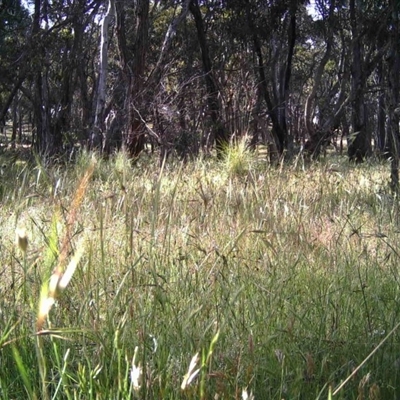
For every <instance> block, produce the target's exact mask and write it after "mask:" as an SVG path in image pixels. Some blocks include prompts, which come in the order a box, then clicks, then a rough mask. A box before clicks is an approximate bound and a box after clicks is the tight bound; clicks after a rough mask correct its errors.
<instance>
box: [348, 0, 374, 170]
mask: <svg viewBox="0 0 400 400" xmlns="http://www.w3.org/2000/svg"><path fill="white" fill-rule="evenodd" d="M355 2H356V0H350V24H351V33H352V38H353V44H352V54H353V60H352V65H351V77H352V79H351V92H352V102H351V103H352V115H351V121H352V126H353V134H352V136H353V137H352V138H351V139H350V144H349V147H348V155H349V159H350V161H355V162H357V163H360V162H362V161H363V160H364V159H365V158H366V157H367V156H369V155H370V154H371V138H370V134H369V131H368V129H367V126H366V118H367V115H366V107H365V96H364V89H365V82H364V78H365V75H364V74H363V66H364V57H363V45H362V43H361V37H360V32H359V27H358V20H357V19H358V15H357V10H356V4H355Z"/></svg>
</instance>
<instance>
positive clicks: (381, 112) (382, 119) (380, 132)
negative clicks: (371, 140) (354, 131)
mask: <svg viewBox="0 0 400 400" xmlns="http://www.w3.org/2000/svg"><path fill="white" fill-rule="evenodd" d="M376 73H377V78H378V79H377V80H378V86H379V87H380V88H382V89H381V93H379V95H378V115H377V134H376V138H377V149H378V151H379V153H380V154H381V155H384V154H385V152H387V150H388V141H387V138H386V129H385V125H386V111H385V92H384V89H383V88H384V83H385V78H384V74H383V61H382V60H381V61H380V62H379V63H378V66H377V71H376Z"/></svg>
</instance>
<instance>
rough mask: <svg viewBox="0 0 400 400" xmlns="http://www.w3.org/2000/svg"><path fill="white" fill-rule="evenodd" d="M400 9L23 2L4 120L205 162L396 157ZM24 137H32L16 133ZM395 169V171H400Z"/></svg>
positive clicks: (58, 145) (373, 4)
mask: <svg viewBox="0 0 400 400" xmlns="http://www.w3.org/2000/svg"><path fill="white" fill-rule="evenodd" d="M398 8H399V6H398V4H397V2H396V1H395V0H382V1H371V0H330V1H322V0H315V1H312V2H310V1H307V0H245V1H242V0H241V1H238V0H219V1H217V0H180V1H178V0H171V1H157V0H152V1H151V0H137V1H133V2H129V1H122V0H107V1H106V0H92V1H89V2H88V1H86V0H77V1H73V2H72V1H69V0H57V1H52V0H34V1H30V2H23V1H21V0H8V1H3V2H2V3H1V7H0V121H1V122H2V124H3V125H4V124H5V123H6V122H7V123H8V125H10V124H12V127H13V136H12V138H11V144H12V145H16V144H17V143H18V141H23V140H24V137H25V140H27V141H29V143H30V144H31V145H32V148H33V149H35V150H36V151H37V152H38V153H39V154H40V155H41V156H43V157H49V156H50V157H51V156H54V155H58V154H60V153H63V152H65V151H68V149H70V148H71V146H85V147H88V148H92V149H97V150H99V151H101V152H103V153H104V154H109V153H110V152H112V151H114V150H115V149H118V148H120V147H121V146H124V147H125V148H126V149H127V150H128V152H129V153H130V154H131V155H132V156H137V155H138V154H140V153H141V152H142V151H143V150H144V149H145V148H146V146H148V145H151V146H152V147H153V148H159V149H160V151H161V154H162V155H163V156H165V155H166V154H169V153H171V152H175V153H176V154H177V155H178V156H179V157H182V158H186V157H188V156H195V155H196V154H198V153H199V152H200V151H210V150H211V149H212V148H213V147H215V148H216V149H217V153H218V154H219V155H221V154H222V151H223V147H224V145H225V144H226V143H228V142H229V141H230V140H233V139H235V138H238V137H241V136H243V135H247V136H248V137H249V138H250V140H251V144H252V145H254V146H255V145H256V144H257V143H264V144H266V145H268V147H269V149H270V152H269V154H270V158H271V159H272V160H274V159H277V158H280V157H281V156H282V155H284V154H288V155H292V154H295V153H296V152H297V151H299V149H303V150H304V152H305V153H306V154H307V155H308V156H309V157H318V155H319V154H320V152H321V151H322V150H323V149H324V147H326V146H327V145H328V144H329V143H330V142H332V141H336V138H337V137H341V138H343V140H344V141H346V142H347V144H348V146H347V151H348V156H349V159H350V160H353V161H356V162H362V161H363V160H364V159H365V158H367V157H369V156H370V155H371V154H374V153H377V154H380V155H389V156H392V157H393V158H397V153H398V151H397V148H398V146H397V142H398V135H399V132H398V131H399V128H398V110H399V77H398V74H397V71H398V70H399V69H398V64H399V40H398V35H399V9H398ZM16 132H20V135H16ZM393 168H394V169H396V166H394V167H393Z"/></svg>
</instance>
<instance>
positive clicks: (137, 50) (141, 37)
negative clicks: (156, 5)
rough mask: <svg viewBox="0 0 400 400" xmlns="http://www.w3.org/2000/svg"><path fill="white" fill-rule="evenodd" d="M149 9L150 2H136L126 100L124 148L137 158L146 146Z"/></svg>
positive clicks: (142, 0) (143, 0)
mask: <svg viewBox="0 0 400 400" xmlns="http://www.w3.org/2000/svg"><path fill="white" fill-rule="evenodd" d="M149 7H150V5H149V0H137V2H136V10H135V14H136V26H135V43H134V59H133V63H132V72H129V89H128V94H127V98H126V108H127V114H128V118H127V125H128V126H127V131H126V133H125V136H124V146H125V147H126V149H127V151H128V152H129V154H130V155H131V156H132V157H137V156H138V155H139V154H140V153H141V152H142V151H143V149H144V145H145V132H146V128H145V125H144V122H143V117H144V116H143V114H144V93H143V91H144V85H143V82H144V80H145V76H144V72H145V62H146V55H147V49H148V39H149V32H148V30H149ZM128 68H129V67H128Z"/></svg>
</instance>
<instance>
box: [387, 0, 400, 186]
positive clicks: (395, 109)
mask: <svg viewBox="0 0 400 400" xmlns="http://www.w3.org/2000/svg"><path fill="white" fill-rule="evenodd" d="M390 6H391V8H392V25H393V29H392V32H391V52H390V53H391V56H390V59H389V96H388V97H389V102H388V103H389V104H388V110H389V123H390V131H391V135H390V153H391V167H390V172H391V173H390V177H391V181H390V185H391V188H392V190H393V191H394V192H398V191H399V157H400V139H399V117H400V103H399V101H400V82H399V70H400V49H399V40H400V22H399V4H398V2H397V0H391V1H390Z"/></svg>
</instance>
